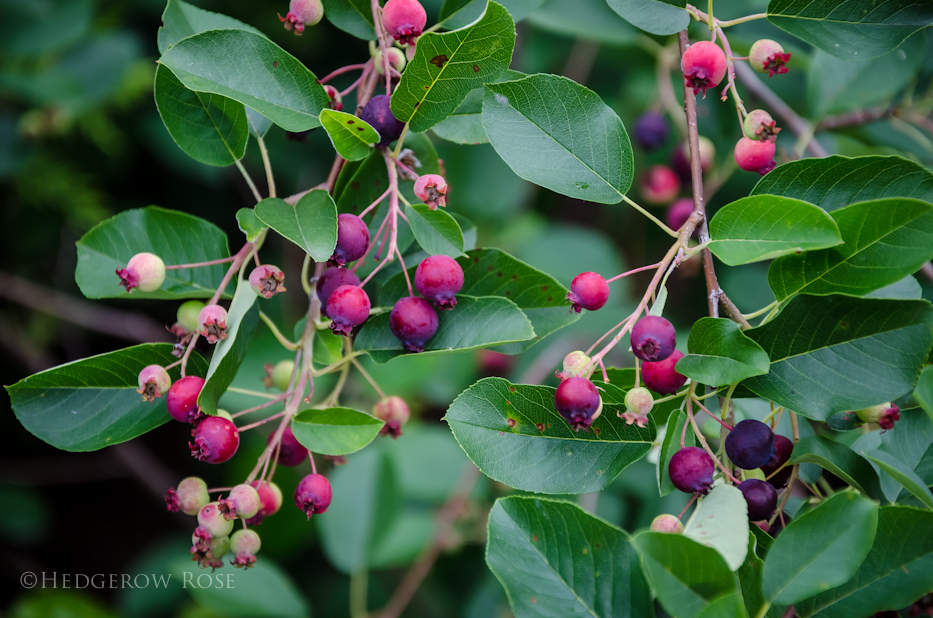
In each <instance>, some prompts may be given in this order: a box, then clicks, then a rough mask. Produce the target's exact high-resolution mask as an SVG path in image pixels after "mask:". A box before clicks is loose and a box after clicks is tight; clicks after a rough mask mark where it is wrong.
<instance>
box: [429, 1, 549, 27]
mask: <svg viewBox="0 0 933 618" xmlns="http://www.w3.org/2000/svg"><path fill="white" fill-rule="evenodd" d="M499 4H501V5H502V6H504V7H505V9H506V10H507V11H508V12H509V15H511V16H512V19H513V20H514V21H515V22H516V23H517V22H519V21H521V20H522V19H524V18H525V17H527V16H528V15H530V14H531V13H532V12H534V10H535V9H537V8H538V7H540V6H541V5H542V4H544V0H502V1H501V2H499ZM485 8H486V0H444V5H443V6H442V7H441V13H440V15H439V16H438V19H437V21H438V22H443V24H444V27H445V28H447V29H448V30H454V29H455V28H461V27H463V26H466V25H467V24H469V23H471V22H473V21H476V20H477V19H478V18H479V16H480V15H481V14H482V12H483V9H485Z"/></svg>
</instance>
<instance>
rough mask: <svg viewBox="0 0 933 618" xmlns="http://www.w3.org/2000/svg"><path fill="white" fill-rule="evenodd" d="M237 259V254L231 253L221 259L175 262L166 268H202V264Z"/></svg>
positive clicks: (220, 262)
mask: <svg viewBox="0 0 933 618" xmlns="http://www.w3.org/2000/svg"><path fill="white" fill-rule="evenodd" d="M235 259H236V256H234V255H231V256H230V257H225V258H220V259H219V260H209V261H207V262H194V263H193V264H173V265H171V266H168V265H167V266H166V267H165V270H178V269H181V268H201V267H202V266H214V265H216V264H226V263H227V262H232V261H233V260H235Z"/></svg>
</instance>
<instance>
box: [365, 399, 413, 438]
mask: <svg viewBox="0 0 933 618" xmlns="http://www.w3.org/2000/svg"><path fill="white" fill-rule="evenodd" d="M373 416H374V417H375V418H377V419H379V420H380V421H382V422H383V423H385V426H384V427H383V428H382V430H380V432H379V435H382V436H392V438H398V437H399V436H400V435H402V425H404V424H405V423H407V422H408V417H409V416H410V412H409V410H408V404H406V403H405V400H404V399H402V398H401V397H396V396H394V395H393V396H391V397H386V398H385V399H381V400H380V401H379V403H377V404H376V405H375V406H373Z"/></svg>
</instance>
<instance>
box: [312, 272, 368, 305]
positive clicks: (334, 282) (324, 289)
mask: <svg viewBox="0 0 933 618" xmlns="http://www.w3.org/2000/svg"><path fill="white" fill-rule="evenodd" d="M359 284H360V278H359V277H357V276H356V275H355V274H353V273H351V272H350V271H349V270H347V269H346V268H339V267H337V266H333V267H331V268H328V269H327V270H325V271H324V274H323V275H321V276H320V278H318V280H317V297H318V298H319V299H321V305H323V306H325V307H326V306H327V299H329V298H330V295H331V294H332V293H333V291H334V290H336V289H337V288H339V287H340V286H342V285H355V286H359Z"/></svg>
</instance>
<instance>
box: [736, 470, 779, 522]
mask: <svg viewBox="0 0 933 618" xmlns="http://www.w3.org/2000/svg"><path fill="white" fill-rule="evenodd" d="M739 491H741V492H742V495H743V496H745V502H747V503H748V519H749V520H750V521H761V520H762V519H770V518H771V516H772V515H773V514H774V509H775V507H777V492H776V491H775V490H774V487H772V486H771V485H770V484H768V483H765V482H764V481H759V480H758V479H748V480H747V481H745V482H743V483H742V484H740V485H739Z"/></svg>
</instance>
